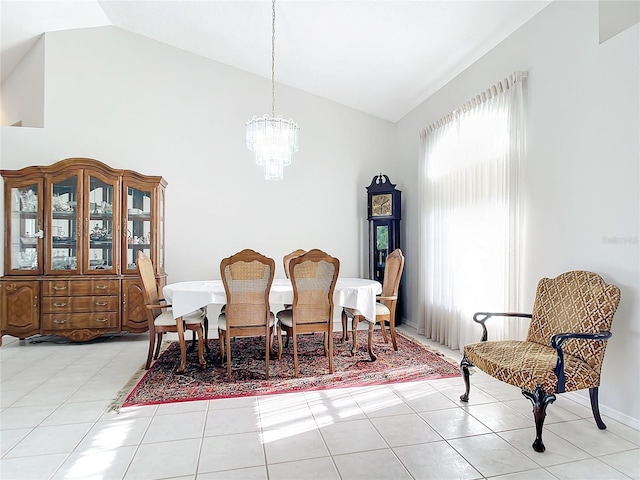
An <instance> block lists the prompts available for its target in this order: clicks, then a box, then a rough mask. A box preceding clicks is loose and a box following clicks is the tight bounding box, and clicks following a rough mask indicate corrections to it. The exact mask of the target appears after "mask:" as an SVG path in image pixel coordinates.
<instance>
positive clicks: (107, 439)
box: [76, 415, 152, 451]
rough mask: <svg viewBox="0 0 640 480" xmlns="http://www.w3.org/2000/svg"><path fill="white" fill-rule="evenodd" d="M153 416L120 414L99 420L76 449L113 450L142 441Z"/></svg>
mask: <svg viewBox="0 0 640 480" xmlns="http://www.w3.org/2000/svg"><path fill="white" fill-rule="evenodd" d="M151 419H152V417H138V416H130V415H126V416H118V417H116V418H109V420H105V421H99V422H97V423H96V424H95V425H93V426H92V427H91V430H89V431H88V432H87V434H86V435H85V437H84V438H83V439H82V441H81V442H80V444H79V445H78V446H77V447H76V451H85V450H112V449H116V448H119V447H123V446H126V445H138V444H139V443H140V442H141V441H142V437H143V436H144V434H145V432H146V431H147V428H149V424H150V423H151Z"/></svg>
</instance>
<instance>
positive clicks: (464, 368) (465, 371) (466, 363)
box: [460, 355, 473, 402]
mask: <svg viewBox="0 0 640 480" xmlns="http://www.w3.org/2000/svg"><path fill="white" fill-rule="evenodd" d="M469 367H473V363H471V360H469V359H468V358H467V357H466V355H465V356H464V357H462V360H461V361H460V373H462V378H463V379H464V388H465V391H464V393H463V394H462V395H460V400H461V401H463V402H468V401H469V390H470V389H471V383H470V382H469Z"/></svg>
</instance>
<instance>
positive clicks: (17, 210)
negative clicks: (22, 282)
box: [5, 182, 43, 274]
mask: <svg viewBox="0 0 640 480" xmlns="http://www.w3.org/2000/svg"><path fill="white" fill-rule="evenodd" d="M6 187H7V189H8V191H9V199H8V201H9V202H10V212H11V213H10V217H9V219H8V220H9V222H8V224H7V226H6V228H7V232H6V235H7V248H8V251H7V267H8V268H7V269H6V270H7V273H8V274H9V273H27V274H38V273H41V271H42V254H41V245H42V240H41V239H42V237H43V232H42V218H41V212H42V208H41V205H42V204H41V197H42V196H41V193H42V192H41V190H42V188H41V184H40V183H39V182H33V183H29V182H27V183H25V184H24V185H16V186H9V185H7V186H6ZM5 198H6V197H5Z"/></svg>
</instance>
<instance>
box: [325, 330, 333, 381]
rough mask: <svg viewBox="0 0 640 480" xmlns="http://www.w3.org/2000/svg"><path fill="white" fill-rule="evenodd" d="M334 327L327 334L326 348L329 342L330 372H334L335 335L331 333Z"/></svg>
mask: <svg viewBox="0 0 640 480" xmlns="http://www.w3.org/2000/svg"><path fill="white" fill-rule="evenodd" d="M332 330H333V329H332V328H330V329H329V332H326V333H325V334H324V335H325V337H324V338H325V349H326V344H327V343H328V344H329V373H333V335H331V331H332Z"/></svg>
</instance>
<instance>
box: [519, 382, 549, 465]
mask: <svg viewBox="0 0 640 480" xmlns="http://www.w3.org/2000/svg"><path fill="white" fill-rule="evenodd" d="M522 395H524V396H525V397H527V398H528V399H529V400H531V403H532V404H533V419H534V420H535V422H536V439H535V441H534V442H533V445H532V447H533V449H534V450H535V451H536V452H540V453H542V452H544V451H545V446H544V443H542V427H543V425H544V418H545V417H546V416H547V405H549V404H550V403H553V402H555V400H556V396H555V395H554V394H553V393H547V392H545V391H544V388H542V387H536V389H535V390H534V391H533V392H529V391H528V390H524V389H523V390H522Z"/></svg>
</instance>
